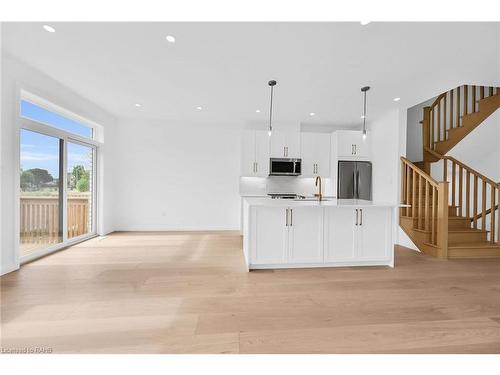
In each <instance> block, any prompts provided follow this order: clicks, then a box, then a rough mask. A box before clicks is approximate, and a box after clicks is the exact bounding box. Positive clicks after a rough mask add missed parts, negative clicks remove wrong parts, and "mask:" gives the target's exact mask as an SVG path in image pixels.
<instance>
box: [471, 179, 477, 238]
mask: <svg viewBox="0 0 500 375" xmlns="http://www.w3.org/2000/svg"><path fill="white" fill-rule="evenodd" d="M477 181H478V177H477V175H474V190H473V192H474V201H473V221H472V223H473V227H474V229H477V193H478V192H477V185H478V184H477Z"/></svg>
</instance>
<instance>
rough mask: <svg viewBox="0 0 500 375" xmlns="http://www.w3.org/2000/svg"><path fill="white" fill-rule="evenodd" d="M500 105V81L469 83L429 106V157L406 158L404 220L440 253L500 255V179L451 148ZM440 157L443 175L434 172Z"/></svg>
mask: <svg viewBox="0 0 500 375" xmlns="http://www.w3.org/2000/svg"><path fill="white" fill-rule="evenodd" d="M498 108H500V89H499V88H498V87H485V86H471V85H464V86H460V87H457V88H455V89H453V90H450V91H448V92H446V93H443V94H441V95H439V96H438V97H437V98H436V100H435V101H434V103H433V104H432V105H431V106H429V107H424V110H423V120H422V121H421V123H422V140H423V160H422V161H418V162H415V163H412V162H411V161H409V160H407V159H406V158H401V174H402V175H401V202H402V203H403V204H406V205H408V206H409V207H403V208H401V212H400V226H401V228H402V229H403V230H404V231H405V233H406V234H407V235H408V236H409V237H410V238H411V239H412V241H413V242H414V243H415V245H416V246H417V247H418V248H419V249H420V250H421V251H423V252H425V253H427V254H430V255H433V256H436V257H440V258H447V259H450V258H484V257H500V240H499V233H500V211H499V206H498V201H499V200H500V184H499V183H498V182H495V181H493V180H491V179H489V178H488V177H486V176H484V175H482V174H481V173H479V172H477V171H475V170H474V169H472V168H470V167H469V166H467V165H465V164H464V163H462V162H460V161H458V160H456V159H454V158H452V157H451V156H446V153H447V152H448V151H449V150H451V148H452V147H454V146H455V145H456V144H458V143H459V142H460V141H461V140H462V139H463V138H465V137H466V136H467V135H468V134H469V133H470V132H471V131H473V130H474V129H475V128H476V127H478V126H479V125H480V124H481V123H482V122H483V121H484V120H485V119H486V118H488V117H489V116H490V115H491V114H492V113H494V112H495V111H496V110H497V109H498ZM436 162H440V163H442V167H443V181H441V182H438V181H436V180H435V179H433V178H432V177H431V175H430V171H431V164H432V163H436Z"/></svg>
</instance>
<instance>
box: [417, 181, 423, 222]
mask: <svg viewBox="0 0 500 375" xmlns="http://www.w3.org/2000/svg"><path fill="white" fill-rule="evenodd" d="M418 228H419V229H423V226H422V176H421V175H420V173H419V174H418Z"/></svg>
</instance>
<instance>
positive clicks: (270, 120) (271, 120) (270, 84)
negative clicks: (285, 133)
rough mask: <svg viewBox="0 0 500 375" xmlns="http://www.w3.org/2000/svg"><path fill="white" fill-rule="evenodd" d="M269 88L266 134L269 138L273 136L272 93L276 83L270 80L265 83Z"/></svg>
mask: <svg viewBox="0 0 500 375" xmlns="http://www.w3.org/2000/svg"><path fill="white" fill-rule="evenodd" d="M267 84H268V85H269V87H271V105H270V107H269V130H268V132H267V134H269V136H271V135H272V134H273V91H274V86H276V81H274V80H271V81H269V82H268V83H267Z"/></svg>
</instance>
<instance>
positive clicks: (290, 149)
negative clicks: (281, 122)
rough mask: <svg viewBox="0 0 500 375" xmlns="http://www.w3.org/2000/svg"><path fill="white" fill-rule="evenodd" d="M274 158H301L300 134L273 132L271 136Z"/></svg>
mask: <svg viewBox="0 0 500 375" xmlns="http://www.w3.org/2000/svg"><path fill="white" fill-rule="evenodd" d="M271 157H272V158H299V157H300V133H299V132H296V131H285V130H273V132H272V135H271Z"/></svg>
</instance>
